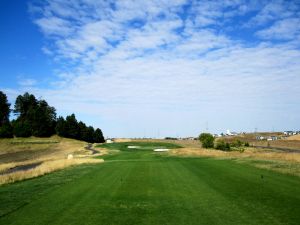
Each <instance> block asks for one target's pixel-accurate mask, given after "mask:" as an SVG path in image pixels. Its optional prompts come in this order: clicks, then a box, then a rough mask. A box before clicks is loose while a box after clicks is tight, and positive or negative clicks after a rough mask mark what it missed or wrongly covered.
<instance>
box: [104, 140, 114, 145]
mask: <svg viewBox="0 0 300 225" xmlns="http://www.w3.org/2000/svg"><path fill="white" fill-rule="evenodd" d="M105 142H106V143H107V144H111V143H114V141H113V140H112V139H107V140H106V141H105Z"/></svg>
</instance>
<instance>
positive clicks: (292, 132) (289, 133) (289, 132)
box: [283, 131, 297, 136]
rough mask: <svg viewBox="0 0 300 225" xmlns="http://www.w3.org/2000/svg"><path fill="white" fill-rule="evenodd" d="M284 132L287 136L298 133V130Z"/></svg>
mask: <svg viewBox="0 0 300 225" xmlns="http://www.w3.org/2000/svg"><path fill="white" fill-rule="evenodd" d="M283 134H284V135H286V136H292V135H295V134H297V132H295V131H284V132H283Z"/></svg>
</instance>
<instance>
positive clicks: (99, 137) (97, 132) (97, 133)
mask: <svg viewBox="0 0 300 225" xmlns="http://www.w3.org/2000/svg"><path fill="white" fill-rule="evenodd" d="M94 142H96V143H104V142H105V139H104V137H103V134H102V131H101V130H100V129H99V128H97V129H96V130H95V132H94Z"/></svg>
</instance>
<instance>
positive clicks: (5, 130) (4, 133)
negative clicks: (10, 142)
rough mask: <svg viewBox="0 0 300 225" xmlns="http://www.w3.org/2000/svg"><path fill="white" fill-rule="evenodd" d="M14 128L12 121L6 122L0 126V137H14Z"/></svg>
mask: <svg viewBox="0 0 300 225" xmlns="http://www.w3.org/2000/svg"><path fill="white" fill-rule="evenodd" d="M13 137H14V133H13V128H12V126H11V124H10V123H5V124H3V125H2V126H0V138H13Z"/></svg>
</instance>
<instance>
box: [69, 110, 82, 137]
mask: <svg viewBox="0 0 300 225" xmlns="http://www.w3.org/2000/svg"><path fill="white" fill-rule="evenodd" d="M66 137H68V138H74V139H79V140H80V132H79V126H78V122H77V120H76V117H75V115H74V113H73V114H71V115H70V116H67V117H66Z"/></svg>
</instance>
